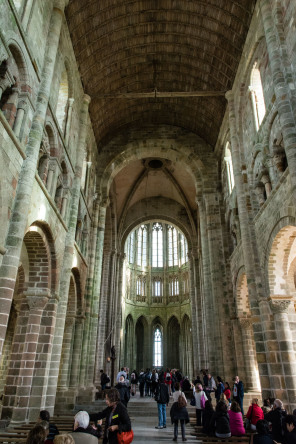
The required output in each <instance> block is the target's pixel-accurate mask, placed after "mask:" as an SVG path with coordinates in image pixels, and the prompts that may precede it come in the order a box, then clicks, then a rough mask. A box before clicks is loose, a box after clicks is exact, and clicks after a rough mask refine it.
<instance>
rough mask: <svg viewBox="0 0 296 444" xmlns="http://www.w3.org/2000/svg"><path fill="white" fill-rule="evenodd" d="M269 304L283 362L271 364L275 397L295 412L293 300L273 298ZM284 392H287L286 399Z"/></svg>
mask: <svg viewBox="0 0 296 444" xmlns="http://www.w3.org/2000/svg"><path fill="white" fill-rule="evenodd" d="M269 302H270V307H271V310H272V312H273V319H274V323H275V331H276V335H277V340H278V345H279V352H280V360H281V364H279V363H278V362H277V360H276V361H275V362H272V363H270V364H269V365H270V372H271V374H272V375H273V377H274V382H275V384H276V385H275V386H274V387H273V389H274V393H275V396H276V397H280V399H281V400H282V401H283V402H284V403H286V402H288V403H289V405H290V410H291V411H293V410H294V409H295V408H296V359H295V350H294V348H293V337H292V332H291V329H290V325H289V317H288V309H289V306H290V304H291V302H292V298H289V297H285V296H284V297H280V296H271V298H270V300H269ZM283 390H286V398H285V397H284V393H283Z"/></svg>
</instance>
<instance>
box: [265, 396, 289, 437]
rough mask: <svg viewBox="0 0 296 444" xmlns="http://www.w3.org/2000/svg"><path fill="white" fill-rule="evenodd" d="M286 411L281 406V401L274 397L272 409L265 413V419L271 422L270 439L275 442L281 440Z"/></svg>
mask: <svg viewBox="0 0 296 444" xmlns="http://www.w3.org/2000/svg"><path fill="white" fill-rule="evenodd" d="M286 416H287V412H286V410H285V409H284V407H283V403H282V401H281V400H280V399H275V401H274V403H273V408H272V410H271V411H270V412H269V413H267V414H266V415H265V418H264V419H265V420H266V421H268V422H271V428H272V429H271V435H272V439H273V440H274V441H276V442H282V439H283V435H284V432H285V429H284V424H285V421H284V419H285V417H286Z"/></svg>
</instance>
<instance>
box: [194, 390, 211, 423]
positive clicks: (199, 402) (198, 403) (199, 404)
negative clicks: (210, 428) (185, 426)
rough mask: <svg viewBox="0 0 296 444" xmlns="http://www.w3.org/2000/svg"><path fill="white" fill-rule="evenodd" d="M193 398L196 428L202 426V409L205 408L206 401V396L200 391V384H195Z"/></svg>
mask: <svg viewBox="0 0 296 444" xmlns="http://www.w3.org/2000/svg"><path fill="white" fill-rule="evenodd" d="M194 398H195V414H196V425H197V427H199V426H201V425H202V415H203V409H204V408H205V404H206V401H208V398H207V395H206V394H205V392H204V391H203V389H202V385H201V384H196V386H195V389H194Z"/></svg>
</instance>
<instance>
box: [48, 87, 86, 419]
mask: <svg viewBox="0 0 296 444" xmlns="http://www.w3.org/2000/svg"><path fill="white" fill-rule="evenodd" d="M89 103H90V97H89V96H88V95H86V94H85V95H84V96H83V103H82V107H81V112H80V132H79V140H78V147H77V157H76V165H75V175H74V179H73V185H72V189H71V192H72V195H71V197H72V198H71V205H70V217H69V224H68V232H67V235H66V240H65V252H64V257H63V262H62V269H61V274H60V276H61V279H60V289H59V294H60V300H59V304H58V312H57V321H56V328H55V336H54V342H53V352H52V359H51V368H50V375H49V384H48V390H47V401H46V404H47V410H49V411H50V412H51V413H53V409H54V403H55V395H56V388H57V381H58V376H59V366H60V359H61V352H62V344H63V335H64V326H65V319H66V313H67V304H68V294H69V286H70V278H71V269H72V262H73V253H74V243H75V232H76V222H77V216H78V205H79V198H80V183H81V173H82V164H83V156H84V147H85V143H86V136H87V128H88V126H87V125H88V106H89Z"/></svg>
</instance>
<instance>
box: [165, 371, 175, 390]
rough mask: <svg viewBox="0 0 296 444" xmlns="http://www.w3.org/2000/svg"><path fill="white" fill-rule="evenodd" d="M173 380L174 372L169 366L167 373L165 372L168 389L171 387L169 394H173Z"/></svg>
mask: <svg viewBox="0 0 296 444" xmlns="http://www.w3.org/2000/svg"><path fill="white" fill-rule="evenodd" d="M172 380H173V375H172V373H171V372H170V369H169V368H167V369H166V372H165V374H164V383H165V384H166V386H167V387H168V389H169V395H170V396H171V394H172Z"/></svg>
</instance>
